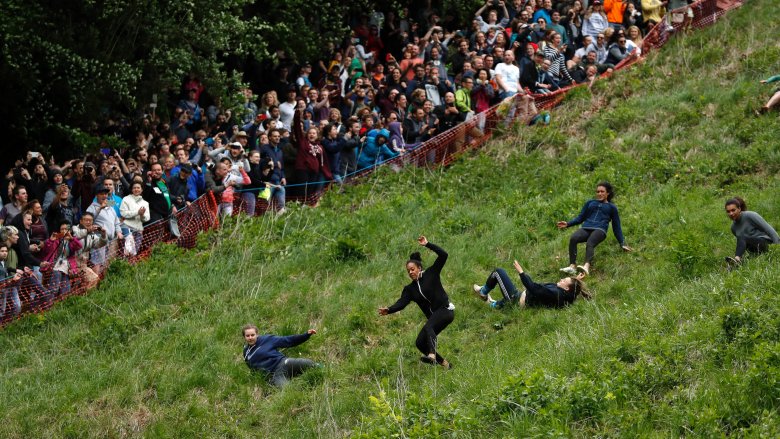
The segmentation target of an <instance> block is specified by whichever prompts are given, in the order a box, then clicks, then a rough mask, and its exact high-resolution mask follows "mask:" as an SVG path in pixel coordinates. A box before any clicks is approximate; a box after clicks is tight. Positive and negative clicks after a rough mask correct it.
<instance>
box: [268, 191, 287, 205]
mask: <svg viewBox="0 0 780 439" xmlns="http://www.w3.org/2000/svg"><path fill="white" fill-rule="evenodd" d="M286 196H287V191H286V190H285V189H284V186H274V187H272V188H271V198H273V199H274V200H276V207H277V209H284V197H286Z"/></svg>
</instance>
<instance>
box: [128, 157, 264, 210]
mask: <svg viewBox="0 0 780 439" xmlns="http://www.w3.org/2000/svg"><path fill="white" fill-rule="evenodd" d="M177 171H178V172H176V174H175V175H174V176H173V177H171V178H169V179H167V180H165V183H166V184H167V185H168V190H169V191H170V192H169V195H170V197H171V203H172V204H173V207H175V208H176V209H177V210H182V209H184V208H185V207H187V206H189V205H190V203H191V201H190V194H191V193H194V192H196V190H195V188H194V187H192V184H191V183H190V178H191V177H192V174H193V169H192V165H191V164H189V163H183V164H181V165H179V166H178V169H177ZM141 189H142V191H141V192H143V188H141ZM122 202H124V200H122ZM253 207H254V206H253ZM123 216H124V215H123ZM147 221H148V218H147Z"/></svg>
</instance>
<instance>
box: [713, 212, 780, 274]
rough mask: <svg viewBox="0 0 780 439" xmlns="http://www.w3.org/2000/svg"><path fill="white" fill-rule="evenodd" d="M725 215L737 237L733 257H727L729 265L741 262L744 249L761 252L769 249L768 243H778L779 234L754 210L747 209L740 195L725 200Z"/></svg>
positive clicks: (756, 252)
mask: <svg viewBox="0 0 780 439" xmlns="http://www.w3.org/2000/svg"><path fill="white" fill-rule="evenodd" d="M726 215H728V217H729V218H731V221H732V223H731V233H733V234H734V236H735V237H736V238H737V248H736V250H735V251H734V257H727V258H726V262H728V263H729V265H731V266H737V265H740V264H741V263H742V258H743V256H744V255H745V252H746V251H749V252H751V253H755V254H761V253H763V252H765V251H767V250H768V249H769V245H770V244H779V243H780V236H778V235H777V232H776V231H775V229H774V228H773V227H772V226H771V225H769V223H768V222H766V220H764V218H762V217H761V215H759V214H758V213H756V212H753V211H750V210H747V204H745V200H743V199H742V198H740V197H734V198H730V199H728V200H727V201H726Z"/></svg>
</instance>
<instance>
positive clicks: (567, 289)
mask: <svg viewBox="0 0 780 439" xmlns="http://www.w3.org/2000/svg"><path fill="white" fill-rule="evenodd" d="M514 266H515V270H517V273H518V274H519V275H520V281H521V282H522V283H523V286H524V287H525V288H526V289H525V291H523V292H519V291H517V288H515V285H514V284H513V283H512V280H511V279H510V278H509V275H508V274H507V273H506V271H504V269H503V268H496V269H495V270H493V272H491V273H490V275H489V276H488V278H487V281H486V282H485V285H476V284H475V285H474V287H473V289H474V293H476V294H477V297H479V298H480V299H482V300H484V301H485V302H487V303H488V305H490V307H491V308H496V309H500V308H503V307H504V306H507V305H518V306H520V307H521V308H523V307H526V306H528V307H547V308H562V307H564V306H567V305H570V304H572V303H573V302H574V300H575V299H576V298H577V296H580V295H581V296H582V297H584V298H586V299H590V298H591V295H590V293H588V291H586V290H585V284H584V283H583V282H582V277H583V276H584V274H579V275H578V276H576V277H564V278H563V279H561V280H559V281H558V282H557V283H546V284H537V283H535V282H534V281H533V280H531V277H530V276H529V275H527V274H526V273H525V272H524V271H523V267H521V266H520V263H518V262H517V261H514ZM496 286H498V287H499V289H500V290H501V294H502V295H503V296H504V297H503V298H502V299H500V300H493V298H492V297H490V291H492V290H493V288H495V287H496Z"/></svg>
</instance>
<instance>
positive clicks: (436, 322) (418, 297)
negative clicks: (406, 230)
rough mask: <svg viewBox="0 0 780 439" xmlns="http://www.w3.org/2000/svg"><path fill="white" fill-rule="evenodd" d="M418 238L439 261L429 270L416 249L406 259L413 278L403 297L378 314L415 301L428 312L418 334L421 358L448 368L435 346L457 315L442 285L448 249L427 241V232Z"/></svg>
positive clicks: (404, 306)
mask: <svg viewBox="0 0 780 439" xmlns="http://www.w3.org/2000/svg"><path fill="white" fill-rule="evenodd" d="M417 242H418V243H419V244H420V245H422V246H425V247H427V248H429V249H431V250H433V252H434V253H436V261H434V262H433V265H431V266H430V267H429V268H428V269H427V270H423V265H422V258H421V257H420V253H418V252H414V253H412V254H411V256H409V260H408V261H407V262H406V272H407V273H408V274H409V278H410V279H412V282H411V283H410V284H409V285H407V286H405V287H404V289H403V292H401V298H400V299H398V301H396V302H395V303H394V304H393V305H391V306H390V307H386V308H379V315H380V316H386V315H388V314H392V313H395V312H398V311H401V310H402V309H404V308H406V305H408V304H409V302H415V303H416V304H417V306H419V307H420V310H421V311H422V312H423V314H425V317H426V318H427V319H428V321H426V322H425V325H424V326H423V328H422V330H421V331H420V334H419V335H418V336H417V341H416V345H417V349H419V350H420V352H422V353H423V356H422V358H420V361H422V362H423V363H429V364H440V365H442V366H443V367H444V368H445V369H449V368H450V367H451V365H450V363H449V362H448V361H447V360H445V359H444V358H443V357H442V356H441V355H439V353H438V352H437V350H436V347H437V345H436V343H437V337H438V335H439V333H441V331H443V330H444V328H446V327H447V326H448V325H449V324H450V323H452V321H453V320H454V319H455V305H453V304H452V303H450V298H449V297H448V296H447V293H446V292H445V291H444V287H443V286H442V285H441V277H440V276H441V269H442V267H444V264H445V263H446V262H447V252H446V251H444V249H442V248H441V247H439V246H437V245H435V244H433V243H430V242H428V239H426V238H425V236H420V237H419V238H417Z"/></svg>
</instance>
